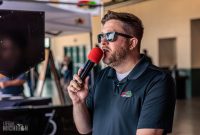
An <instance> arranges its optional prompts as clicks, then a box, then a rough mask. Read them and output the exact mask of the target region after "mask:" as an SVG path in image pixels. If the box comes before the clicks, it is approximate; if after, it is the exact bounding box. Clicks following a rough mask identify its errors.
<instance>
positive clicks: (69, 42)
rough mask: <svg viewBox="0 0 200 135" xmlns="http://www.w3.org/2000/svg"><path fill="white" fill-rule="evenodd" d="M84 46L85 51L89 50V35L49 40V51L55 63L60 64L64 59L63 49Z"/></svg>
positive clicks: (67, 36) (83, 34)
mask: <svg viewBox="0 0 200 135" xmlns="http://www.w3.org/2000/svg"><path fill="white" fill-rule="evenodd" d="M78 45H81V46H83V45H85V46H86V48H87V49H86V50H89V48H90V34H89V33H82V34H75V35H66V36H59V37H54V38H51V50H52V52H53V54H54V58H55V60H56V61H57V62H61V61H62V60H63V57H64V47H67V46H78Z"/></svg>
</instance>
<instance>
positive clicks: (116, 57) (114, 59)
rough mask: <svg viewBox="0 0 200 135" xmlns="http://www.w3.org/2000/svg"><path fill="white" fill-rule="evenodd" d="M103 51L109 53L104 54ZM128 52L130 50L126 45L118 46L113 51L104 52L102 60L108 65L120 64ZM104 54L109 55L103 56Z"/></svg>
mask: <svg viewBox="0 0 200 135" xmlns="http://www.w3.org/2000/svg"><path fill="white" fill-rule="evenodd" d="M105 53H109V54H105ZM128 53H130V52H129V50H128V48H127V47H126V46H123V47H121V48H118V49H117V50H115V52H113V53H112V52H111V51H108V52H104V58H103V62H104V63H105V64H107V65H108V66H110V67H116V66H118V65H120V64H121V63H122V62H123V60H124V59H126V57H127V55H128ZM105 55H109V56H105Z"/></svg>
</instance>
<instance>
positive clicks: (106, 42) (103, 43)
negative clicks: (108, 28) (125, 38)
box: [101, 37, 109, 46]
mask: <svg viewBox="0 0 200 135" xmlns="http://www.w3.org/2000/svg"><path fill="white" fill-rule="evenodd" d="M108 44H109V42H108V41H107V40H106V38H105V37H103V38H102V39H101V46H107V45H108Z"/></svg>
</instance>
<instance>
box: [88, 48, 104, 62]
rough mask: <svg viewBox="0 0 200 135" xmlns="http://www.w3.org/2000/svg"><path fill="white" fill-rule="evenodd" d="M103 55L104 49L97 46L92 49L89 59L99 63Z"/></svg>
mask: <svg viewBox="0 0 200 135" xmlns="http://www.w3.org/2000/svg"><path fill="white" fill-rule="evenodd" d="M102 56H103V51H102V50H101V49H100V48H99V47H95V48H93V49H92V50H91V51H90V53H89V55H88V59H89V60H90V61H92V62H94V63H96V64H98V63H99V61H100V60H101V58H102Z"/></svg>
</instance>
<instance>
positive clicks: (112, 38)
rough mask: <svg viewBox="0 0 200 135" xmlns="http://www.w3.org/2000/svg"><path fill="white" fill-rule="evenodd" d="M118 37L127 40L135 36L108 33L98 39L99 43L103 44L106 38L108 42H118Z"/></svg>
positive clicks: (99, 35) (100, 35)
mask: <svg viewBox="0 0 200 135" xmlns="http://www.w3.org/2000/svg"><path fill="white" fill-rule="evenodd" d="M118 36H122V37H125V38H133V36H130V35H127V34H123V33H119V32H107V33H104V34H98V36H97V39H98V43H101V41H102V39H103V38H104V37H105V39H106V41H108V42H114V41H116V40H117V37H118Z"/></svg>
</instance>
